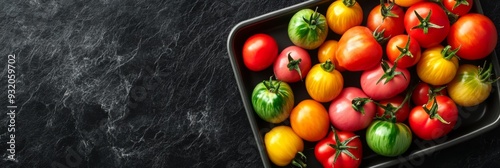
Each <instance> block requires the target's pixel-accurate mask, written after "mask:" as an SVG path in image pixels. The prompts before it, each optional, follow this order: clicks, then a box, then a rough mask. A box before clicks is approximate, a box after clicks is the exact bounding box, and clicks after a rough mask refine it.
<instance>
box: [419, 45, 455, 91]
mask: <svg viewBox="0 0 500 168" xmlns="http://www.w3.org/2000/svg"><path fill="white" fill-rule="evenodd" d="M444 49H445V47H443V46H441V45H437V46H434V47H432V48H428V49H426V50H424V52H423V53H422V57H421V58H420V61H419V62H418V63H417V68H416V70H417V75H418V77H419V78H420V80H422V81H424V82H425V83H428V84H431V85H434V86H441V85H446V84H447V83H448V82H450V81H451V80H453V78H454V77H455V74H456V73H457V69H458V58H457V57H456V56H453V57H451V58H449V60H448V59H446V58H445V55H443V54H442V51H443V50H444Z"/></svg>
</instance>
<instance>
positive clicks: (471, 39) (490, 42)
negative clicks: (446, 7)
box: [447, 13, 498, 60]
mask: <svg viewBox="0 0 500 168" xmlns="http://www.w3.org/2000/svg"><path fill="white" fill-rule="evenodd" d="M497 40H498V34H497V29H496V28H495V25H494V24H493V22H492V21H491V20H490V19H489V18H488V17H486V16H484V15H482V14H477V13H469V14H466V15H464V16H461V17H460V18H458V20H457V21H456V22H455V23H454V24H453V25H452V26H451V30H450V34H449V35H448V40H447V41H448V44H449V45H450V46H451V47H452V48H454V49H455V48H458V47H460V50H458V52H457V55H458V56H459V57H460V58H463V59H467V60H478V59H483V58H485V57H486V56H488V55H489V54H490V53H491V52H493V50H494V49H495V46H496V45H497Z"/></svg>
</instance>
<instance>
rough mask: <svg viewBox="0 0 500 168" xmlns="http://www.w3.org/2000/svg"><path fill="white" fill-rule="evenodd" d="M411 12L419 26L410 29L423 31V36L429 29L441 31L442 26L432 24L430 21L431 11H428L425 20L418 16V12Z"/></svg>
mask: <svg viewBox="0 0 500 168" xmlns="http://www.w3.org/2000/svg"><path fill="white" fill-rule="evenodd" d="M413 12H414V13H415V15H416V16H417V18H418V20H419V21H420V24H418V25H416V26H414V27H412V28H411V29H423V31H424V34H427V33H428V32H429V28H435V29H442V28H443V27H444V26H440V25H437V24H434V23H432V22H431V21H430V19H431V15H432V10H429V13H428V14H427V17H425V18H422V16H420V14H418V12H417V11H416V10H414V11H413Z"/></svg>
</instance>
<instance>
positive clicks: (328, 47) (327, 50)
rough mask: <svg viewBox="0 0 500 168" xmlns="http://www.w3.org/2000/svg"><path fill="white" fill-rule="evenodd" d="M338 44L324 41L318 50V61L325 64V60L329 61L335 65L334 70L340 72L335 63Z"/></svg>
mask: <svg viewBox="0 0 500 168" xmlns="http://www.w3.org/2000/svg"><path fill="white" fill-rule="evenodd" d="M338 44H339V42H338V41H337V40H326V41H325V42H324V43H323V44H321V46H319V48H318V61H319V62H320V63H323V62H326V60H328V59H330V61H332V62H333V63H334V64H335V69H337V70H338V71H340V72H342V71H344V69H342V68H341V67H340V66H339V63H338V62H337V58H336V57H335V52H336V51H337V48H338V46H339V45H338Z"/></svg>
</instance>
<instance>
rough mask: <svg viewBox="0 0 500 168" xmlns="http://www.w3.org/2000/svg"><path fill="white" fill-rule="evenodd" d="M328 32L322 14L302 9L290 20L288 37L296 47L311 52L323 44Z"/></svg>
mask: <svg viewBox="0 0 500 168" xmlns="http://www.w3.org/2000/svg"><path fill="white" fill-rule="evenodd" d="M328 30H329V29H328V24H327V23H326V18H325V16H324V15H323V14H321V13H318V12H317V11H313V10H311V9H302V10H300V11H298V12H297V13H295V14H294V15H293V16H292V18H291V19H290V22H289V24H288V37H289V38H290V40H291V41H292V43H293V44H295V45H296V46H299V47H302V48H304V49H308V50H313V49H316V48H318V47H319V46H320V45H321V44H323V42H324V41H325V39H326V37H327V35H328Z"/></svg>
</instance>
